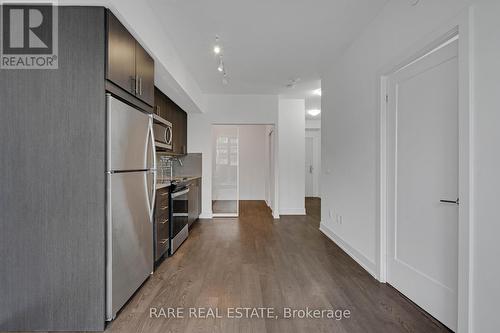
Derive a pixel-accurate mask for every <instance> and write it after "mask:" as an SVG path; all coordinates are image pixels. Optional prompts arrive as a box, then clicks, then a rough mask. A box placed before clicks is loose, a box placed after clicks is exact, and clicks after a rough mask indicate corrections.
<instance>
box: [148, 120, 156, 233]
mask: <svg viewBox="0 0 500 333" xmlns="http://www.w3.org/2000/svg"><path fill="white" fill-rule="evenodd" d="M148 130H149V135H148V136H149V138H148V141H149V149H148V151H149V153H150V156H149V162H151V163H152V165H148V167H149V168H151V169H152V171H153V183H152V184H151V186H150V189H148V198H149V199H150V202H149V217H150V222H151V223H153V218H154V208H155V201H156V181H157V172H156V149H155V137H154V131H153V117H152V116H150V117H149V125H148Z"/></svg>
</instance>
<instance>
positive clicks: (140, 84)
mask: <svg viewBox="0 0 500 333" xmlns="http://www.w3.org/2000/svg"><path fill="white" fill-rule="evenodd" d="M139 95H141V96H142V77H141V76H139Z"/></svg>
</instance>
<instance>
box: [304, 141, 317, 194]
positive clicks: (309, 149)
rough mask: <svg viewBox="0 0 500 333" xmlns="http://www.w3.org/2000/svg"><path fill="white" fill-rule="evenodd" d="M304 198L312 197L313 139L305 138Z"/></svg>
mask: <svg viewBox="0 0 500 333" xmlns="http://www.w3.org/2000/svg"><path fill="white" fill-rule="evenodd" d="M305 167H306V169H305V172H306V197H314V196H315V194H314V171H315V170H314V138H312V137H306V164H305Z"/></svg>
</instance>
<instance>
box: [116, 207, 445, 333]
mask: <svg viewBox="0 0 500 333" xmlns="http://www.w3.org/2000/svg"><path fill="white" fill-rule="evenodd" d="M319 206H320V202H319V199H307V200H306V208H307V212H308V215H307V216H305V217H304V216H302V217H292V216H289V217H288V216H284V217H282V218H281V219H280V220H273V219H272V216H271V213H270V211H269V209H268V208H267V206H266V205H265V203H264V202H260V201H244V202H242V203H241V208H240V214H241V215H240V218H237V219H214V220H213V221H208V220H205V221H200V222H199V223H196V224H195V225H194V228H193V229H192V231H190V237H189V239H188V240H187V241H186V242H185V243H184V244H183V245H182V246H181V247H180V248H179V250H178V251H177V253H176V255H175V256H173V257H171V258H168V259H166V260H165V261H164V262H163V264H162V265H160V267H159V268H158V271H157V272H155V275H154V276H152V277H151V278H150V279H149V280H148V281H146V283H145V285H144V286H143V288H141V289H140V290H139V291H138V292H137V294H136V295H135V296H134V297H133V298H132V299H131V301H130V302H129V303H128V304H127V305H126V306H125V307H124V309H123V310H122V312H121V313H119V314H118V317H117V318H116V320H115V321H114V322H112V323H111V324H110V325H109V326H108V328H107V331H108V332H130V333H132V332H207V331H210V332H381V333H382V332H383V333H387V332H425V333H428V332H447V331H448V330H447V329H446V328H445V327H443V326H442V325H441V324H439V323H437V322H436V321H435V320H433V319H432V318H430V317H429V316H427V315H426V314H425V313H423V312H422V311H421V310H420V309H419V308H418V307H416V306H415V305H413V304H412V303H411V302H409V301H407V300H406V299H405V298H403V297H402V296H401V295H400V294H399V293H398V292H397V291H395V290H394V289H392V288H391V287H389V286H386V285H383V284H379V283H378V282H377V281H376V280H375V279H374V278H372V277H371V276H370V275H369V274H368V273H366V272H365V271H364V270H363V269H362V268H361V267H360V266H358V265H357V264H356V263H355V262H354V261H353V260H352V259H351V258H350V257H349V256H347V255H346V254H345V253H344V252H343V251H342V250H340V248H338V247H337V246H336V245H335V244H334V243H333V242H332V241H330V240H329V239H328V238H326V237H325V236H324V235H323V234H322V233H321V232H320V231H319V230H318V226H319V212H320V207H319ZM151 307H154V308H160V307H163V308H164V309H165V311H166V309H167V308H168V307H173V308H177V307H184V308H185V315H184V317H185V318H165V317H160V318H150V308H151ZM191 307H206V308H208V307H210V308H213V309H215V308H218V309H219V310H220V312H221V314H222V317H223V318H220V319H213V318H212V319H199V318H194V319H193V318H189V317H188V308H191ZM228 307H274V308H275V312H276V313H277V315H278V316H279V317H281V316H282V314H283V308H285V307H290V308H293V309H305V308H306V307H309V308H311V309H325V310H328V309H334V310H337V309H339V310H349V311H350V313H351V316H350V317H351V318H350V319H347V318H343V319H342V320H335V319H283V318H279V319H240V320H237V319H230V318H227V316H226V309H227V308H228Z"/></svg>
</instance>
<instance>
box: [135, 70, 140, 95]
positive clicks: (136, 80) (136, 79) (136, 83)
mask: <svg viewBox="0 0 500 333" xmlns="http://www.w3.org/2000/svg"><path fill="white" fill-rule="evenodd" d="M134 89H135V91H134V94H135V95H137V94H138V93H139V77H138V76H137V75H136V76H135V88H134Z"/></svg>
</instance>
